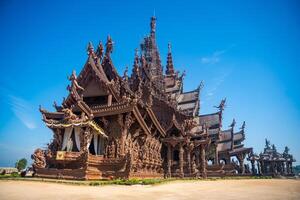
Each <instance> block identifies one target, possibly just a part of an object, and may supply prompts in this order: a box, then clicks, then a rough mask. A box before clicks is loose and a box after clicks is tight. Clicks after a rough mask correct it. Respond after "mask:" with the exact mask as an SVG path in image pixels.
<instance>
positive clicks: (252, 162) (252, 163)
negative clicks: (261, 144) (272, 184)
mask: <svg viewBox="0 0 300 200" xmlns="http://www.w3.org/2000/svg"><path fill="white" fill-rule="evenodd" d="M250 162H251V169H252V174H253V175H255V164H254V163H255V160H251V161H250Z"/></svg>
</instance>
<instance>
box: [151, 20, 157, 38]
mask: <svg viewBox="0 0 300 200" xmlns="http://www.w3.org/2000/svg"><path fill="white" fill-rule="evenodd" d="M150 28H151V32H150V36H151V38H154V37H155V28H156V17H155V16H152V17H151V22H150Z"/></svg>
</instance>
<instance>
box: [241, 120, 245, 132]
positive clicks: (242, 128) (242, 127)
mask: <svg viewBox="0 0 300 200" xmlns="http://www.w3.org/2000/svg"><path fill="white" fill-rule="evenodd" d="M245 127H246V122H245V121H243V124H242V126H241V128H240V129H241V130H243V131H244V130H245Z"/></svg>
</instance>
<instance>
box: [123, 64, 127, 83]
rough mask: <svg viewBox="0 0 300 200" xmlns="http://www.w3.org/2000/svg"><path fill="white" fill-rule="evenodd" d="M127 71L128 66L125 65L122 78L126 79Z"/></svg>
mask: <svg viewBox="0 0 300 200" xmlns="http://www.w3.org/2000/svg"><path fill="white" fill-rule="evenodd" d="M127 72H128V66H126V67H125V70H124V75H123V78H124V79H125V80H127V79H128V75H127Z"/></svg>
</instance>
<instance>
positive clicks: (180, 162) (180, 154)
mask: <svg viewBox="0 0 300 200" xmlns="http://www.w3.org/2000/svg"><path fill="white" fill-rule="evenodd" d="M179 171H180V177H183V175H184V174H183V147H182V144H181V143H180V144H179Z"/></svg>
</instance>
